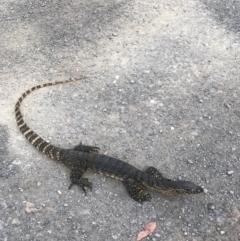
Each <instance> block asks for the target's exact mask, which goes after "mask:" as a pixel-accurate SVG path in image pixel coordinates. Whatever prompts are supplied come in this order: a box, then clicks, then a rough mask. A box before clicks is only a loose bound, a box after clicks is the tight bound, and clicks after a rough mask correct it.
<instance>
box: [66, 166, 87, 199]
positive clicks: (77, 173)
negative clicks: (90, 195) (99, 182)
mask: <svg viewBox="0 0 240 241" xmlns="http://www.w3.org/2000/svg"><path fill="white" fill-rule="evenodd" d="M83 173H84V169H83V168H81V167H75V168H73V169H72V170H71V173H70V180H71V184H70V185H69V187H68V188H69V189H71V187H72V186H73V185H78V186H80V187H81V188H82V190H83V191H84V193H85V195H86V194H87V192H86V187H87V188H90V190H92V183H91V182H89V181H88V178H83V177H82V175H83Z"/></svg>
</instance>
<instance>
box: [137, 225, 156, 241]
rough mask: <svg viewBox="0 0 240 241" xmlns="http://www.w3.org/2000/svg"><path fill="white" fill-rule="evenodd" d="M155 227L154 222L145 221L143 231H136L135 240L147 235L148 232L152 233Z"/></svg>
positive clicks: (138, 240)
mask: <svg viewBox="0 0 240 241" xmlns="http://www.w3.org/2000/svg"><path fill="white" fill-rule="evenodd" d="M156 227H157V224H156V222H150V223H147V224H146V225H145V227H144V231H141V232H139V233H138V236H137V241H140V240H142V239H143V238H145V237H147V236H148V235H149V234H150V233H152V232H153V231H154V230H155V228H156Z"/></svg>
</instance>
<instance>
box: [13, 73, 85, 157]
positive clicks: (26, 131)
mask: <svg viewBox="0 0 240 241" xmlns="http://www.w3.org/2000/svg"><path fill="white" fill-rule="evenodd" d="M86 78H87V77H82V78H80V79H69V80H63V81H55V82H51V83H46V84H41V85H37V86H35V87H32V88H31V89H29V90H27V91H26V92H24V93H23V94H22V95H21V97H20V98H19V99H18V101H17V103H16V105H15V117H16V121H17V125H18V128H19V130H20V131H21V132H22V134H23V135H24V136H25V137H26V139H27V140H28V141H29V142H30V143H31V144H32V145H33V146H34V147H36V148H37V149H38V150H39V151H41V152H42V153H43V154H45V155H47V156H49V157H50V158H52V159H56V160H59V151H60V149H59V148H57V147H55V146H53V145H51V144H50V143H48V142H47V141H45V140H43V139H42V138H41V137H40V136H39V135H38V134H37V133H35V132H34V131H33V130H31V129H30V128H29V127H28V125H27V124H26V123H25V121H24V120H23V116H22V113H21V111H20V105H21V103H22V101H23V100H24V99H25V97H26V96H28V95H29V94H30V93H31V92H33V91H34V90H37V89H41V88H44V87H47V86H53V85H59V84H65V83H69V82H74V81H78V80H82V79H86Z"/></svg>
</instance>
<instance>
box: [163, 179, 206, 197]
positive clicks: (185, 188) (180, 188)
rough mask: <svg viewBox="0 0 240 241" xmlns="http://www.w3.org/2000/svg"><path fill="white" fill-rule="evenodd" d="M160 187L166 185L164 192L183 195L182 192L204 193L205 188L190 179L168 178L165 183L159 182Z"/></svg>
mask: <svg viewBox="0 0 240 241" xmlns="http://www.w3.org/2000/svg"><path fill="white" fill-rule="evenodd" d="M159 184H160V185H159V186H160V187H162V186H164V190H162V192H163V193H165V194H168V195H179V194H180V195H181V194H198V193H202V192H203V191H204V189H203V188H202V187H200V186H197V185H196V184H194V183H192V182H189V181H171V180H168V181H166V182H164V183H162V182H160V183H159Z"/></svg>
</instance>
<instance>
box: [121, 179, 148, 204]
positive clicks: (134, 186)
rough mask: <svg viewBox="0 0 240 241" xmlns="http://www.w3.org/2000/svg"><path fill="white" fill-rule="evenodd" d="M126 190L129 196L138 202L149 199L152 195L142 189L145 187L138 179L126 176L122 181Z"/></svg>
mask: <svg viewBox="0 0 240 241" xmlns="http://www.w3.org/2000/svg"><path fill="white" fill-rule="evenodd" d="M124 183H125V186H126V188H127V192H128V194H129V195H130V197H131V198H133V199H134V200H135V201H137V202H139V203H143V202H146V201H151V199H152V197H151V195H150V194H149V193H147V192H146V191H145V190H144V189H145V187H144V186H143V185H142V184H141V183H140V182H138V181H136V180H134V179H132V178H128V179H126V180H125V181H124Z"/></svg>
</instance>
